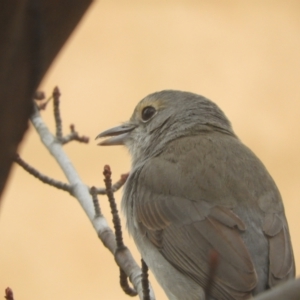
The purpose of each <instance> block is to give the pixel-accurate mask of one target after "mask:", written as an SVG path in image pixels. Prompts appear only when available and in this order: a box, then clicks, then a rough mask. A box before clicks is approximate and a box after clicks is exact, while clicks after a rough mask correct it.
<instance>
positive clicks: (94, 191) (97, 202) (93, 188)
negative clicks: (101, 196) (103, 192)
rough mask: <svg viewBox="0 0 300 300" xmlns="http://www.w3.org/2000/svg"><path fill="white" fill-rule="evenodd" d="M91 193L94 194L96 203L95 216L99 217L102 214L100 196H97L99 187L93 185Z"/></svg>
mask: <svg viewBox="0 0 300 300" xmlns="http://www.w3.org/2000/svg"><path fill="white" fill-rule="evenodd" d="M90 194H91V195H92V198H93V203H94V208H95V218H97V217H99V216H101V215H102V213H101V209H100V205H99V201H98V197H97V189H96V187H94V186H92V187H91V189H90Z"/></svg>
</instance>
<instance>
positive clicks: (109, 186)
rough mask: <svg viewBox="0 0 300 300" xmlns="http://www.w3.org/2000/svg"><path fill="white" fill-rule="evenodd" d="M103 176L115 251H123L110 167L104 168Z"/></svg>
mask: <svg viewBox="0 0 300 300" xmlns="http://www.w3.org/2000/svg"><path fill="white" fill-rule="evenodd" d="M103 175H104V183H105V188H106V195H107V197H108V201H109V205H110V210H111V214H112V216H113V220H112V221H113V224H114V228H115V235H116V243H117V249H123V248H124V247H125V246H124V243H123V236H122V227H121V220H120V217H119V213H118V209H117V204H116V201H115V197H114V193H113V191H112V184H111V170H110V166H108V165H105V166H104V171H103Z"/></svg>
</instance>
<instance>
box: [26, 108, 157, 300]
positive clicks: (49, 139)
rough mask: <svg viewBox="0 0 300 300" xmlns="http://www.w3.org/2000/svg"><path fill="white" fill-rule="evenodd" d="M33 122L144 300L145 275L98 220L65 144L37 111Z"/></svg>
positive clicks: (99, 217) (100, 236)
mask: <svg viewBox="0 0 300 300" xmlns="http://www.w3.org/2000/svg"><path fill="white" fill-rule="evenodd" d="M31 122H32V124H33V126H34V128H35V129H36V131H37V133H38V134H39V136H40V138H41V141H42V143H43V144H44V146H45V147H46V148H47V149H48V150H49V152H50V154H51V155H52V156H53V157H54V158H55V160H56V161H57V163H58V165H59V166H60V167H61V169H62V171H63V172H64V174H65V176H66V178H67V180H68V182H69V184H70V186H71V193H72V195H73V196H74V197H75V198H76V199H77V200H78V201H79V203H80V205H81V206H82V208H83V210H84V212H85V213H86V215H87V217H88V218H89V220H90V222H91V223H92V224H93V226H94V229H95V230H96V232H97V234H98V236H99V238H100V239H101V241H102V242H103V244H104V246H105V247H107V248H108V249H109V250H110V252H111V253H112V254H113V255H114V256H115V261H116V263H117V264H118V266H119V267H120V268H122V269H123V271H124V272H125V273H126V275H127V276H128V277H129V279H130V281H131V282H132V284H133V286H134V288H135V289H136V291H137V292H138V295H139V298H140V299H143V287H142V272H141V269H140V267H139V266H138V264H137V263H136V262H135V260H134V259H133V257H132V255H131V253H130V251H129V250H128V249H127V248H124V249H122V250H118V251H116V250H117V245H116V238H115V234H114V233H113V231H112V229H111V228H110V227H109V225H108V223H107V221H106V219H105V217H104V216H103V215H101V214H100V215H97V216H95V210H94V206H93V200H92V197H91V195H90V193H89V188H88V187H87V185H86V184H84V183H83V182H82V180H81V179H80V177H79V175H78V173H77V171H76V169H75V168H74V166H73V164H72V162H71V161H70V159H69V157H68V156H67V155H66V153H65V152H64V150H63V148H62V144H61V142H60V141H59V139H57V138H56V137H55V136H53V135H52V134H51V132H50V131H49V129H48V127H47V126H46V124H45V123H44V121H43V119H42V118H41V116H40V113H39V110H38V108H37V107H35V109H34V113H33V114H32V116H31ZM150 296H151V300H155V296H154V292H153V289H152V288H151V286H150Z"/></svg>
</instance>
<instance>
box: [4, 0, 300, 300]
mask: <svg viewBox="0 0 300 300" xmlns="http://www.w3.org/2000/svg"><path fill="white" fill-rule="evenodd" d="M299 32H300V2H299V1H297V0H295V1H287V0H269V1H263V2H262V1H258V0H257V1H256V0H253V1H246V0H240V1H233V0H230V1H221V0H214V1H211V0H204V1H187V0H177V1H174V0H172V1H171V0H168V1H145V0H144V1H141V0H131V1H129V0H118V1H117V0H116V1H108V0H103V1H95V3H94V4H93V6H92V7H91V8H90V10H89V11H88V13H87V14H86V16H85V17H84V20H83V21H82V23H81V24H80V26H79V27H78V29H77V30H76V31H75V32H74V34H73V36H72V37H71V39H70V40H69V42H68V43H67V45H66V46H65V48H64V49H63V51H62V52H61V53H60V55H59V57H58V58H57V59H56V61H55V63H54V64H53V66H52V68H51V70H50V71H49V73H48V74H47V76H46V78H45V79H44V81H43V83H42V85H41V88H42V89H43V90H44V91H45V92H46V93H47V94H48V95H49V94H50V93H51V90H52V88H53V87H54V86H55V85H58V86H59V87H60V89H61V92H62V105H61V108H62V117H63V124H64V129H65V132H68V125H69V124H70V123H75V125H76V128H77V130H78V131H79V132H80V133H81V134H84V135H88V136H90V138H91V142H90V144H88V145H83V144H78V143H75V142H74V143H72V144H70V145H67V146H66V147H65V150H66V152H67V153H68V155H69V156H70V158H71V159H72V161H73V163H74V165H75V167H76V168H77V170H78V172H79V173H80V175H81V178H82V179H83V180H84V182H86V183H87V184H89V185H98V186H103V179H102V167H103V165H104V164H110V165H111V167H112V170H113V176H114V178H115V179H116V180H117V179H118V178H119V175H120V174H121V173H125V172H127V171H128V170H129V168H130V157H129V155H128V153H127V150H126V149H123V148H122V147H115V148H109V147H107V148H100V147H97V146H96V142H95V141H94V137H95V136H96V135H97V134H98V133H100V132H101V131H102V130H104V129H106V128H109V127H111V126H114V125H117V124H119V123H120V122H122V121H125V120H127V119H128V118H129V117H130V115H131V113H132V110H133V109H134V107H135V105H136V103H137V102H138V101H139V100H140V99H141V98H143V97H144V96H146V95H147V94H149V93H152V92H154V91H158V90H162V89H180V90H187V91H191V92H195V93H198V94H202V95H204V96H206V97H208V98H210V99H211V100H213V101H215V102H216V103H217V104H218V105H219V106H220V107H221V108H222V110H223V111H224V112H225V113H226V114H227V116H228V117H229V119H230V120H231V122H232V124H233V128H234V130H235V132H236V133H237V134H238V136H239V137H240V138H241V139H242V140H243V141H244V142H245V144H246V145H248V146H249V147H250V148H251V149H252V150H253V151H254V152H255V153H256V154H257V155H258V156H259V157H260V159H261V160H262V161H263V162H264V164H265V165H266V167H267V168H268V170H269V171H270V173H271V175H272V176H273V178H274V179H275V181H276V183H277V185H278V187H279V189H280V191H281V193H282V196H283V199H284V203H285V207H286V214H287V218H288V221H289V225H290V231H291V236H292V241H293V245H294V252H295V257H296V262H297V266H299V264H300V239H299V237H298V234H297V230H298V228H299V225H298V224H299V214H300V206H299V197H300V191H299V180H300V170H299V167H300V158H299V148H300V147H299V146H300V137H299V128H300V117H299V109H300V101H299V100H300V84H299V82H300V34H299ZM43 116H44V118H45V121H46V122H47V123H48V124H49V126H50V128H51V129H52V131H54V129H53V116H52V107H51V106H50V107H49V108H48V110H47V111H45V112H43ZM20 153H21V155H22V156H23V157H24V158H25V159H26V160H27V161H28V162H29V163H30V164H32V165H33V166H35V167H37V168H39V169H40V170H41V171H42V172H43V173H45V174H48V175H49V176H52V177H54V178H56V179H60V180H64V176H63V174H62V172H61V171H60V170H59V168H58V166H57V165H56V164H55V162H54V160H53V159H52V158H51V157H50V156H49V154H48V153H47V151H46V150H45V149H44V148H43V147H42V145H41V144H40V141H39V138H38V137H37V135H36V133H35V132H34V131H33V130H32V129H30V130H29V131H28V133H27V135H26V139H25V140H24V142H23V143H22V145H21V147H20ZM116 196H117V198H118V199H119V200H120V197H121V192H119V193H118V194H117V195H116ZM102 203H103V204H102ZM3 204H4V205H3V206H2V209H1V218H0V222H1V226H0V240H1V247H0V290H2V291H3V292H2V293H4V289H5V288H6V287H7V286H10V287H11V288H13V290H14V292H15V296H16V299H22V300H27V299H28V300H29V299H30V300H32V299H43V300H48V299H49V300H50V299H51V300H52V299H54V298H61V299H73V300H77V299H78V300H79V299H83V298H86V299H127V296H125V295H124V294H123V293H122V291H121V289H120V288H119V286H118V270H117V268H116V266H115V265H114V261H113V258H112V256H111V255H110V254H109V253H108V251H107V250H106V249H104V248H103V246H102V244H101V242H99V241H98V239H97V236H96V234H95V232H94V231H93V228H92V226H91V225H90V224H89V222H88V220H87V218H86V217H85V215H84V213H83V211H82V210H81V209H80V206H79V205H78V203H77V202H76V200H75V199H73V198H72V197H71V196H69V195H68V194H66V193H64V192H60V191H57V190H55V189H53V188H51V187H49V186H46V185H44V184H41V183H39V182H38V181H37V180H36V179H34V178H33V177H31V176H29V175H28V174H26V173H25V172H24V171H23V170H21V169H20V168H19V167H14V169H13V172H12V173H11V177H10V181H9V185H8V187H7V188H6V191H5V194H4V203H3ZM101 204H102V206H103V210H104V212H105V214H106V216H107V218H108V219H109V220H110V219H111V217H110V215H109V212H108V211H109V210H108V205H107V203H106V199H105V198H101ZM126 243H127V244H128V245H129V246H130V248H132V249H133V251H134V253H135V255H136V258H137V259H139V256H138V254H137V252H136V251H135V250H134V246H133V243H132V240H131V239H129V238H128V236H126ZM298 274H299V272H298ZM151 280H152V283H153V285H154V287H155V291H156V295H157V299H166V297H165V296H164V294H163V293H162V291H161V290H160V289H159V287H158V286H157V284H156V283H155V280H154V279H153V277H152V278H151Z"/></svg>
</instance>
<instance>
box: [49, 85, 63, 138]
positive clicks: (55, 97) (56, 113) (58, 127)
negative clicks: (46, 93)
mask: <svg viewBox="0 0 300 300" xmlns="http://www.w3.org/2000/svg"><path fill="white" fill-rule="evenodd" d="M60 95H61V94H60V91H59V89H58V87H55V88H54V90H53V93H52V96H53V108H54V119H55V125H56V137H57V138H58V139H62V137H63V133H62V120H61V117H60V109H59V104H60V99H59V97H60Z"/></svg>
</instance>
